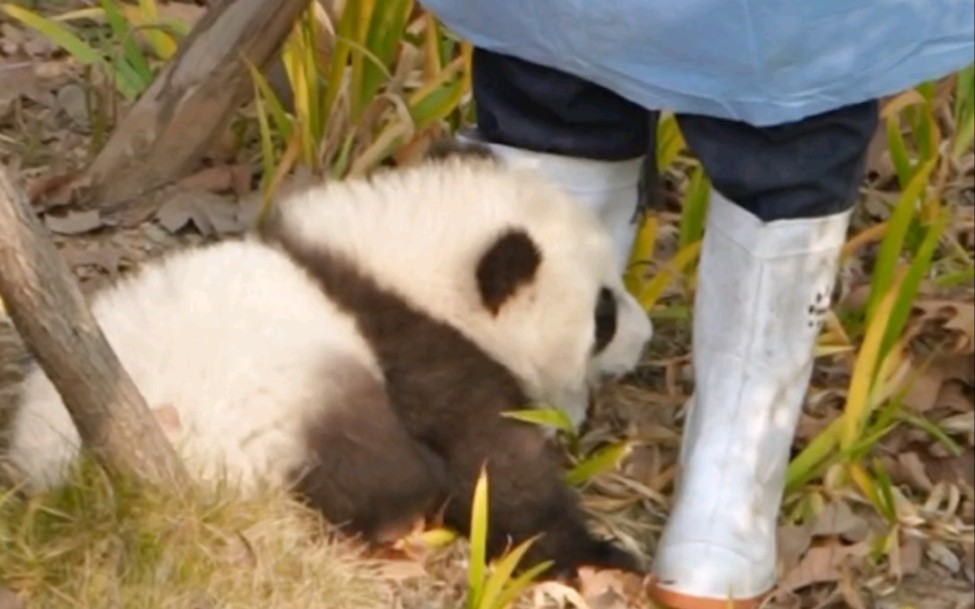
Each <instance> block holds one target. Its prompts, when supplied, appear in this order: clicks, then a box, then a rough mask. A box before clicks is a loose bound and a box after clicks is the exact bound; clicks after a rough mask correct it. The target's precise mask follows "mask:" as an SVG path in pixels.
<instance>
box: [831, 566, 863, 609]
mask: <svg viewBox="0 0 975 609" xmlns="http://www.w3.org/2000/svg"><path fill="white" fill-rule="evenodd" d="M838 583H839V585H838V586H837V591H838V592H839V594H840V596H841V597H842V598H843V601H844V602H845V603H846V606H847V607H849V608H850V609H867V602H866V601H865V600H863V595H862V594H860V590H859V589H858V587H857V582H856V580H855V579H854V577H853V576H852V574H851V573H850V571H849V569H841V570H840V578H839V582H838Z"/></svg>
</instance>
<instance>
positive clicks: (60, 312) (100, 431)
mask: <svg viewBox="0 0 975 609" xmlns="http://www.w3.org/2000/svg"><path fill="white" fill-rule="evenodd" d="M0 297H2V298H3V301H4V303H5V306H6V308H7V312H8V314H9V316H10V318H11V320H12V321H13V322H14V326H15V327H16V328H17V331H18V332H19V333H20V335H21V337H22V338H23V340H24V342H25V343H26V344H27V346H28V348H29V349H30V351H31V353H32V354H33V355H34V356H35V358H36V359H37V361H38V363H39V364H40V366H41V368H42V369H43V370H44V372H45V373H46V374H47V376H48V378H50V380H51V382H52V383H53V384H54V386H55V388H57V390H58V393H59V394H60V395H61V398H62V400H63V401H64V404H65V407H66V408H67V410H68V412H70V414H71V418H72V420H73V421H74V423H75V425H76V426H77V428H78V431H79V434H80V436H81V440H82V442H83V443H84V445H85V447H86V448H87V449H89V450H90V451H91V452H92V453H93V454H94V456H95V457H96V458H97V459H98V461H99V463H100V464H101V465H102V466H103V467H104V468H105V469H106V470H108V471H109V473H111V474H123V475H126V476H133V475H134V476H135V477H136V478H137V479H142V480H147V481H150V482H153V483H161V484H167V485H171V486H175V487H176V488H184V487H185V484H184V483H185V482H186V481H187V480H188V478H187V476H186V472H185V470H184V468H183V465H182V463H181V461H180V460H179V459H178V457H177V455H176V452H175V451H174V449H173V447H172V445H171V444H170V443H169V441H168V440H167V439H166V438H165V436H164V435H163V434H162V431H161V430H160V429H159V427H158V425H157V423H156V421H155V419H154V418H153V416H152V415H151V414H150V411H149V409H148V407H147V406H146V403H145V400H144V399H143V397H142V395H141V394H140V393H139V390H138V389H137V388H136V386H135V384H134V383H133V382H132V379H131V378H130V377H129V375H128V373H127V372H126V371H125V369H124V368H123V367H122V364H121V362H119V360H118V358H117V356H116V355H115V352H114V351H112V348H111V346H110V345H109V344H108V341H107V339H106V338H105V335H104V334H103V333H102V331H101V328H100V327H99V326H98V323H97V322H96V321H95V318H94V316H93V315H92V313H91V310H90V309H89V308H88V304H87V301H86V300H85V297H84V296H83V295H82V293H81V290H80V288H79V287H78V285H77V283H76V282H75V281H74V278H73V277H72V275H71V271H70V270H69V268H68V265H67V264H66V263H65V261H64V259H63V258H61V255H60V254H59V253H58V251H57V248H56V247H55V245H54V242H53V240H51V239H50V238H49V237H48V234H47V232H46V228H45V227H44V226H43V225H42V224H41V222H40V220H39V219H38V218H37V216H36V215H35V214H34V212H33V210H32V209H31V208H30V204H29V203H28V201H27V197H26V196H25V194H24V193H23V191H22V190H21V189H20V188H18V187H17V186H16V185H15V184H14V183H13V182H12V181H11V179H10V176H9V175H8V173H7V171H6V170H5V169H4V168H3V167H0Z"/></svg>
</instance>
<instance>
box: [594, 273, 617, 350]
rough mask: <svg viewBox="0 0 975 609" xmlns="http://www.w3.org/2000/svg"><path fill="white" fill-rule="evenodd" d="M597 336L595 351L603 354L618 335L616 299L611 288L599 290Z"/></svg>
mask: <svg viewBox="0 0 975 609" xmlns="http://www.w3.org/2000/svg"><path fill="white" fill-rule="evenodd" d="M594 318H595V321H596V336H595V340H596V342H595V345H594V346H593V351H594V352H595V353H599V352H601V351H602V350H603V349H605V348H606V346H607V345H609V343H610V341H612V340H613V336H615V335H616V297H615V296H613V292H612V291H611V290H610V289H609V288H602V289H601V290H599V297H598V298H597V300H596V310H595V313H594Z"/></svg>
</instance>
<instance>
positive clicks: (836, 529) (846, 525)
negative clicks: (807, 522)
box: [810, 500, 869, 541]
mask: <svg viewBox="0 0 975 609" xmlns="http://www.w3.org/2000/svg"><path fill="white" fill-rule="evenodd" d="M810 532H811V534H812V536H813V537H831V536H837V535H838V536H840V537H843V538H844V539H846V540H848V541H861V540H863V539H864V538H865V537H866V536H867V533H868V532H869V525H868V524H867V521H866V520H864V518H863V517H861V516H857V515H856V514H854V513H853V510H852V509H850V506H849V505H848V504H847V503H846V502H845V501H839V500H837V501H832V502H830V503H827V504H826V505H825V506H823V509H822V511H821V512H819V514H817V515H816V519H815V521H814V522H813V524H812V530H811V531H810Z"/></svg>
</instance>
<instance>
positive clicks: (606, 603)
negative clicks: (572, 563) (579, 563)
mask: <svg viewBox="0 0 975 609" xmlns="http://www.w3.org/2000/svg"><path fill="white" fill-rule="evenodd" d="M579 592H580V593H581V594H582V597H583V598H584V599H586V603H587V604H588V605H589V607H590V609H636V608H637V607H645V606H646V603H647V599H646V593H645V588H644V582H643V578H642V577H640V576H639V575H636V574H634V573H627V572H625V571H617V570H614V569H605V570H603V569H593V568H589V567H583V568H581V569H579Z"/></svg>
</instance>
